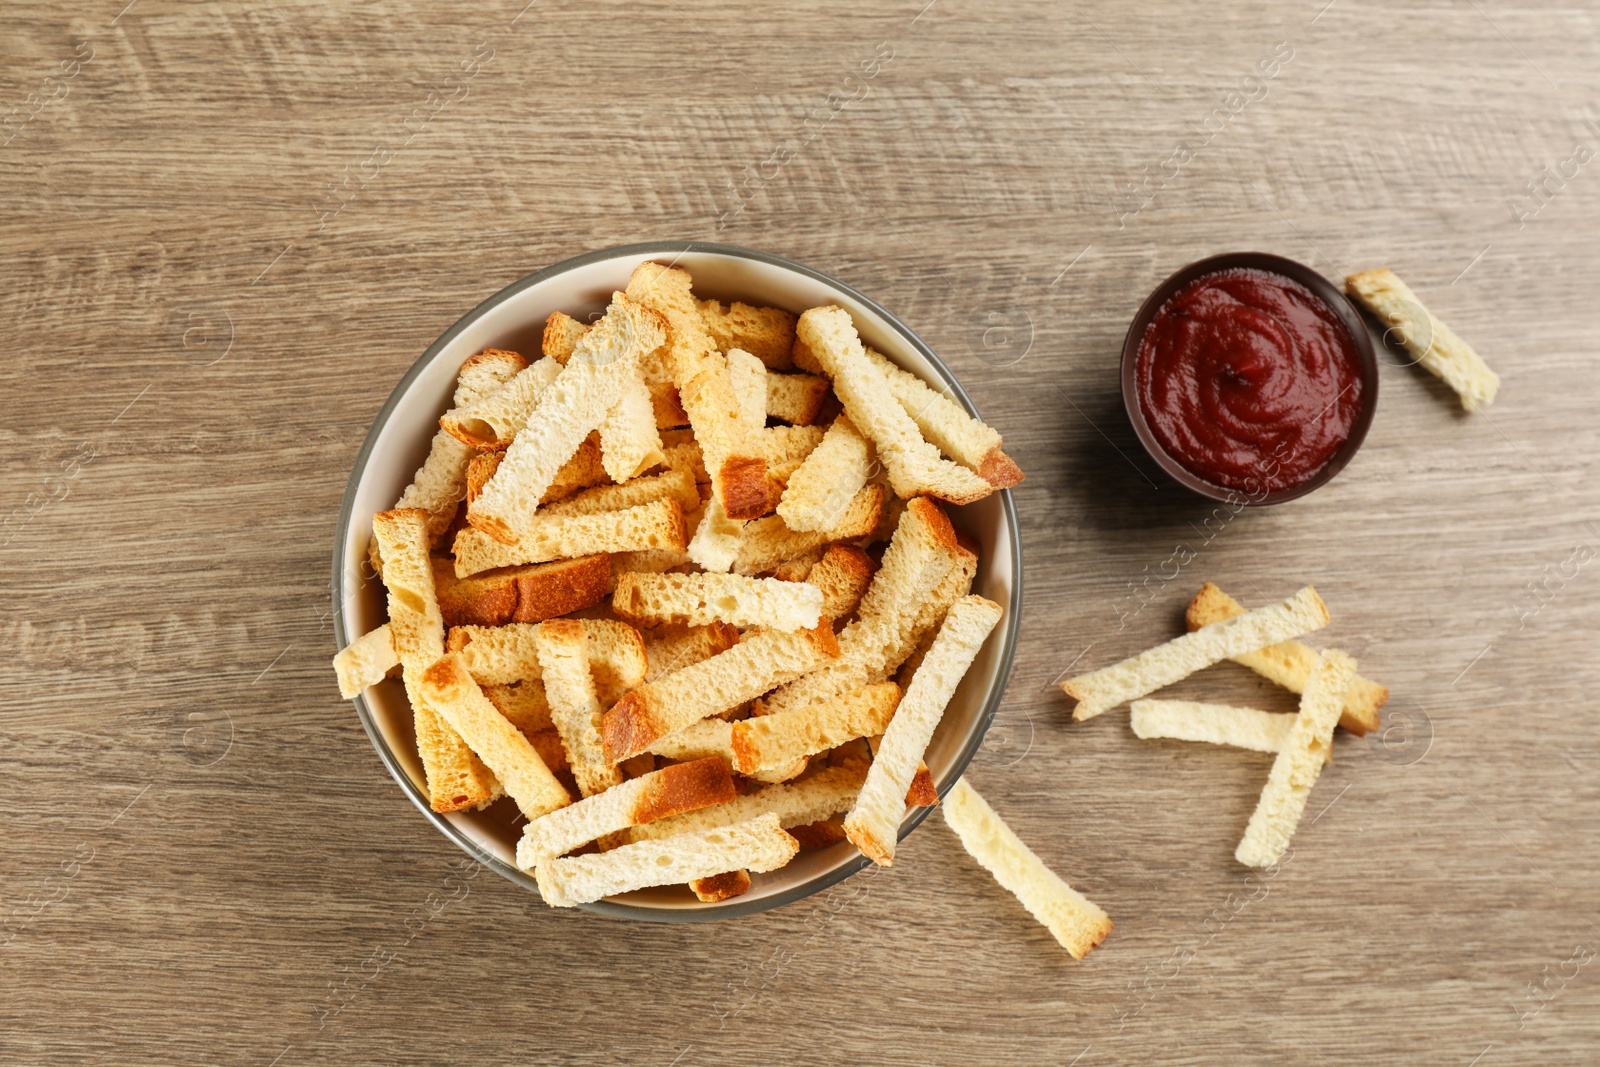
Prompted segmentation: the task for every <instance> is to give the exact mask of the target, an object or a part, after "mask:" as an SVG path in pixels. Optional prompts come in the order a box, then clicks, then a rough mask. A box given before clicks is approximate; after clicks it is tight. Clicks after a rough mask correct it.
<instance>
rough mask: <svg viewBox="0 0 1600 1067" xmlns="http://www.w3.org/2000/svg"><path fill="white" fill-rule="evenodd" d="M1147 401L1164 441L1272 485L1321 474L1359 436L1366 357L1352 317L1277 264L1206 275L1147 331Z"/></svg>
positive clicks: (1234, 481)
mask: <svg viewBox="0 0 1600 1067" xmlns="http://www.w3.org/2000/svg"><path fill="white" fill-rule="evenodd" d="M1137 370H1138V385H1139V406H1140V408H1141V409H1142V411H1143V412H1144V417H1145V421H1146V422H1147V423H1149V425H1150V429H1151V430H1152V431H1153V432H1154V433H1155V436H1156V439H1157V440H1159V441H1160V442H1161V445H1162V447H1163V448H1165V449H1166V450H1167V452H1168V453H1169V454H1170V455H1171V456H1172V457H1173V458H1174V459H1176V460H1177V461H1178V462H1179V463H1180V464H1182V465H1183V466H1184V467H1185V468H1187V469H1188V470H1190V471H1191V472H1193V473H1194V474H1196V475H1198V476H1199V477H1201V478H1204V479H1205V480H1206V481H1208V482H1211V483H1212V484H1214V485H1218V486H1221V487H1222V488H1224V489H1235V490H1239V491H1241V492H1243V493H1247V494H1250V495H1254V496H1264V495H1266V494H1267V493H1269V492H1271V491H1273V490H1275V489H1289V488H1293V487H1294V486H1297V485H1300V484H1302V483H1303V482H1305V481H1307V480H1308V479H1310V478H1311V477H1312V476H1313V475H1315V474H1316V473H1317V472H1318V471H1320V470H1321V469H1322V468H1323V467H1325V466H1327V464H1328V461H1329V460H1330V459H1332V458H1333V455H1334V453H1335V452H1337V451H1338V450H1339V446H1340V445H1342V444H1344V442H1345V440H1346V439H1347V438H1348V437H1349V436H1350V430H1351V427H1352V426H1353V425H1354V424H1355V421H1356V415H1357V413H1359V412H1360V410H1361V400H1362V395H1361V394H1362V382H1361V366H1360V363H1359V360H1358V356H1357V353H1356V347H1355V342H1354V340H1353V339H1352V338H1351V337H1350V334H1349V332H1348V331H1347V330H1346V329H1345V326H1344V324H1343V323H1341V322H1340V321H1339V320H1338V319H1337V318H1335V317H1334V314H1333V312H1332V311H1331V310H1330V309H1329V308H1328V306H1327V305H1326V304H1324V303H1323V302H1322V301H1321V300H1320V299H1319V298H1318V297H1317V296H1316V295H1315V294H1314V293H1312V292H1311V290H1310V289H1307V288H1306V287H1305V286H1303V285H1301V284H1300V283H1299V282H1297V281H1294V280H1293V279H1291V278H1286V277H1284V276H1283V275H1281V274H1274V273H1272V272H1270V271H1264V270H1257V269H1254V268H1247V267H1237V268H1232V269H1229V270H1220V271H1217V272H1216V273H1213V274H1206V275H1202V276H1201V277H1199V278H1196V279H1195V280H1194V281H1192V282H1190V283H1189V284H1188V285H1185V286H1184V287H1183V288H1182V289H1179V290H1178V291H1177V292H1176V293H1173V294H1172V296H1170V297H1168V298H1167V300H1166V302H1165V303H1163V304H1162V305H1161V307H1160V308H1158V309H1157V310H1156V313H1155V317H1154V318H1152V319H1151V320H1150V325H1149V326H1147V327H1145V332H1144V337H1143V338H1142V339H1141V340H1140V342H1139V362H1138V367H1137Z"/></svg>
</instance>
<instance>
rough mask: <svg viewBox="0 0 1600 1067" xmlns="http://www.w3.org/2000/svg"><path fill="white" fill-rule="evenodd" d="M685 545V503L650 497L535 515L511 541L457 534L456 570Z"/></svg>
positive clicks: (469, 529)
mask: <svg viewBox="0 0 1600 1067" xmlns="http://www.w3.org/2000/svg"><path fill="white" fill-rule="evenodd" d="M686 547H687V540H686V537H685V530H684V524H683V508H681V507H679V506H678V502H677V501H676V500H653V501H651V502H650V503H648V504H640V505H638V506H637V507H631V508H623V509H622V510H620V511H598V512H589V513H579V514H572V515H568V514H555V515H536V516H534V517H533V518H532V519H530V520H529V521H528V522H527V524H526V525H524V526H523V527H522V537H521V539H520V540H519V541H518V542H517V543H516V544H514V545H507V544H502V543H501V542H499V541H497V540H495V539H494V538H492V537H490V536H489V535H488V534H486V533H484V532H483V531H482V530H479V529H475V528H473V527H467V528H465V529H463V530H462V531H461V532H460V533H458V534H456V541H455V559H456V575H457V577H460V578H466V577H468V576H469V575H473V574H477V573H479V572H480V571H486V570H491V569H493V568H495V567H515V566H518V565H519V564H523V563H545V562H548V561H549V560H554V559H570V558H573V557H577V556H587V555H590V554H592V553H595V552H636V551H639V550H641V549H647V548H664V549H675V550H678V551H682V550H683V549H684V548H686Z"/></svg>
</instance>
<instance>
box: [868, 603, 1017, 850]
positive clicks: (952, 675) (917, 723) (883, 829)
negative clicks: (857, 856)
mask: <svg viewBox="0 0 1600 1067" xmlns="http://www.w3.org/2000/svg"><path fill="white" fill-rule="evenodd" d="M1001 614H1002V612H1001V609H1000V605H999V604H996V603H994V602H993V601H991V600H985V599H984V598H983V597H980V596H968V597H963V598H962V599H961V600H958V601H956V603H955V604H954V605H952V606H951V608H950V611H949V612H948V613H947V614H946V615H945V618H944V624H943V625H942V626H940V627H939V636H938V637H936V638H935V639H934V642H933V648H932V649H930V650H929V652H928V655H927V656H926V657H925V658H924V659H923V661H922V666H921V667H920V668H918V670H917V674H916V677H914V678H912V679H911V685H910V686H909V687H908V688H907V689H906V693H905V696H904V697H902V698H901V700H900V706H899V708H898V709H897V710H896V711H895V713H894V718H892V719H890V720H889V726H888V728H887V729H886V730H884V732H883V743H882V744H881V745H879V747H878V754H877V758H875V759H874V760H873V761H872V767H871V768H870V769H869V770H868V771H867V780H866V783H865V784H864V785H862V787H861V795H860V796H858V797H857V798H856V804H855V807H853V808H851V809H850V814H849V815H847V816H845V820H844V832H845V834H846V835H848V836H849V838H850V841H851V842H852V843H853V844H854V845H855V846H856V847H857V848H859V849H860V850H861V851H862V852H863V853H865V854H866V855H867V856H868V857H869V858H870V859H871V860H872V861H873V862H874V863H877V864H879V865H880V866H884V867H888V866H890V865H891V864H893V863H894V847H895V840H896V834H897V832H898V830H899V828H900V820H901V819H902V818H904V817H905V813H906V793H907V791H908V790H909V789H910V788H911V780H912V778H913V777H915V775H916V773H917V764H918V763H919V762H921V760H922V754H923V753H924V752H926V751H927V748H928V742H930V741H931V740H933V732H934V730H935V729H937V728H938V726H939V720H940V719H941V718H942V717H943V716H944V709H945V707H946V705H948V704H949V703H950V697H951V696H952V695H953V694H954V693H955V691H956V686H957V685H959V684H960V682H961V679H962V677H963V676H964V675H965V674H966V673H967V668H968V667H970V666H971V665H972V661H973V660H974V659H975V658H976V657H977V655H978V649H979V648H981V647H982V646H983V642H984V641H985V640H986V639H987V638H988V636H989V632H990V631H991V630H993V629H994V627H995V624H996V623H998V622H999V621H1000V616H1001Z"/></svg>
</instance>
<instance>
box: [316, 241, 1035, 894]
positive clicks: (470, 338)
mask: <svg viewBox="0 0 1600 1067" xmlns="http://www.w3.org/2000/svg"><path fill="white" fill-rule="evenodd" d="M645 260H656V261H658V262H661V263H669V264H675V265H677V266H681V267H683V268H685V269H686V270H688V271H689V272H690V273H691V274H692V275H694V288H695V292H696V294H698V295H699V296H700V297H702V298H706V297H716V298H718V299H721V300H724V301H728V300H735V299H737V300H743V301H745V302H746V303H749V304H758V305H772V306H778V307H784V308H788V309H789V310H790V311H794V312H796V313H798V312H801V311H804V310H805V309H807V308H810V307H816V306H818V305H821V304H838V305H839V306H840V307H843V308H844V309H845V310H847V311H849V312H850V314H851V316H852V317H853V318H854V319H855V322H856V327H857V328H858V330H859V331H860V333H861V337H862V339H863V340H864V341H865V342H866V343H867V344H869V345H871V346H872V347H874V348H876V349H877V350H878V351H879V352H882V353H883V354H884V355H886V356H888V357H889V358H890V359H892V360H893V361H894V362H895V363H897V364H899V365H900V366H902V367H904V368H906V369H907V370H910V371H912V372H913V373H915V374H917V375H918V376H920V377H921V378H923V379H925V380H926V381H928V382H930V383H932V384H933V385H934V386H935V387H938V388H945V387H948V389H949V391H950V392H951V393H952V394H953V395H954V396H955V398H956V399H957V400H958V401H959V402H960V403H961V404H962V405H963V406H965V407H966V408H967V410H968V411H971V412H972V413H973V414H974V415H976V414H977V412H976V410H975V409H974V408H973V406H972V402H971V401H970V400H968V399H967V396H966V394H965V393H964V392H962V389H961V386H960V385H959V384H957V382H956V380H955V378H954V377H952V376H951V374H950V372H949V370H947V369H946V368H945V366H944V364H942V363H941V362H939V359H938V357H937V356H935V355H934V354H933V351H932V350H931V349H930V348H929V347H928V346H927V345H926V344H924V343H923V342H922V340H921V339H920V338H918V337H917V335H916V334H914V333H913V332H912V331H911V330H910V329H908V328H907V327H906V326H905V325H904V324H903V323H901V322H900V321H899V320H898V319H896V318H895V317H894V316H893V315H891V314H889V312H887V311H885V310H884V309H883V308H881V307H879V306H878V305H877V304H875V303H873V302H872V301H871V300H869V299H868V298H867V297H865V296H863V295H862V294H860V293H858V292H856V291H855V290H854V289H852V288H850V287H849V286H847V285H845V284H843V283H841V282H838V281H835V280H834V279H832V278H829V277H827V276H826V275H824V274H820V273H818V272H817V271H814V270H811V269H810V268H808V267H803V266H801V265H800V264H798V263H793V262H791V261H789V260H786V259H782V258H780V257H778V256H772V255H768V254H766V253H764V252H756V251H752V250H750V249H746V248H738V247H735V246H732V245H718V244H704V243H700V242H658V243H652V244H639V245H628V246H626V247H623V248H612V249H606V250H604V251H600V252H591V253H589V254H588V255H584V256H579V257H577V258H576V259H569V260H566V261H565V262H562V263H557V264H556V265H554V266H552V267H547V268H546V269H544V270H541V271H538V272H537V273H534V274H530V275H528V276H527V277H526V278H523V279H522V280H521V281H519V282H516V283H515V284H513V285H510V286H507V287H506V288H505V289H502V290H501V291H500V292H498V293H496V294H495V295H494V296H492V297H490V298H489V299H487V300H485V301H484V302H483V303H481V304H479V305H478V306H477V307H475V308H473V309H472V310H471V311H470V312H468V313H467V314H466V315H464V316H462V318H461V319H460V321H458V322H457V323H456V324H455V325H454V326H452V327H450V329H448V330H446V331H445V333H444V336H442V337H440V338H439V339H438V340H437V341H435V342H434V343H433V345H432V346H430V347H429V349H428V350H427V351H426V352H424V353H423V354H422V358H421V359H419V360H417V362H416V363H415V364H414V365H413V366H412V368H411V370H410V371H408V372H407V373H406V376H405V377H404V378H403V379H401V381H400V384H399V385H397V386H396V387H395V390H394V392H393V393H392V394H391V395H390V397H389V401H388V403H386V404H385V405H384V406H383V410H382V411H380V412H379V413H378V417H377V419H376V420H375V421H374V422H373V424H372V429H371V430H370V431H369V432H368V434H367V439H366V442H365V443H364V444H363V445H362V448H361V452H360V454H359V455H357V456H356V461H355V467H354V469H353V470H352V471H351V472H350V482H349V485H348V487H347V488H346V490H345V496H344V506H343V508H342V509H341V511H340V513H339V526H338V532H337V535H336V541H335V544H334V550H333V600H334V606H335V609H336V610H335V612H334V620H335V621H334V632H335V636H336V638H337V640H338V642H339V646H340V647H343V646H344V645H345V644H347V643H348V642H349V641H350V640H351V639H352V638H354V637H356V636H358V635H360V634H363V633H366V632H367V631H368V630H371V629H373V628H374V627H376V626H379V625H381V624H382V623H383V622H384V620H385V606H384V594H383V586H382V584H381V583H380V582H378V581H376V580H374V579H373V577H372V575H371V571H370V568H369V567H366V566H365V565H364V564H365V560H366V548H367V540H368V538H369V537H370V535H371V529H372V524H371V520H372V516H373V515H374V514H376V513H377V512H379V511H383V510H385V509H387V508H390V507H392V506H393V505H394V502H395V500H397V499H398V498H399V496H400V493H401V492H402V491H403V490H404V489H405V487H406V485H407V484H408V483H409V482H410V480H411V476H412V474H413V472H415V471H416V469H417V467H418V466H419V465H420V464H421V462H422V460H423V458H424V457H425V456H426V455H427V452H428V445H429V442H430V440H431V439H432V437H433V434H434V431H435V429H437V427H438V419H439V416H440V415H441V414H442V413H443V412H444V410H445V408H446V407H447V406H448V403H449V398H450V395H451V392H452V390H453V388H454V383H455V377H456V371H457V369H458V368H459V367H460V366H461V363H462V361H463V360H465V359H466V358H467V357H468V356H470V355H472V354H473V353H475V352H478V351H481V350H482V349H484V348H486V347H495V348H509V349H512V350H514V351H518V352H522V353H524V354H536V353H537V352H538V351H539V348H540V343H541V337H542V334H543V329H544V321H545V319H546V317H548V316H549V315H550V313H551V312H553V311H557V310H559V311H565V312H567V313H569V314H572V315H576V316H578V317H579V318H584V317H585V316H586V315H587V314H588V313H589V312H594V311H600V310H602V309H604V307H605V306H606V304H607V303H608V302H609V300H610V297H611V293H612V291H613V290H616V289H621V288H623V287H624V286H625V285H626V283H627V280H628V275H629V274H630V273H631V272H632V271H633V269H634V267H636V266H637V265H638V264H639V263H641V262H643V261H645ZM950 510H951V518H952V520H953V521H954V522H955V523H956V525H958V526H960V527H961V528H962V529H964V530H965V531H966V532H967V533H969V534H970V535H972V536H973V537H975V538H976V539H977V540H978V542H979V544H980V545H981V546H982V555H981V558H980V561H979V569H978V577H977V580H976V582H975V584H974V586H973V591H974V592H977V593H981V594H982V595H984V596H986V597H988V598H989V599H991V600H994V601H996V602H998V603H1000V604H1001V605H1003V606H1004V607H1005V609H1006V612H1005V616H1004V617H1003V618H1002V619H1001V621H1000V625H999V626H998V627H997V628H996V630H995V632H994V633H993V634H991V635H990V637H989V640H988V642H987V643H986V644H985V645H984V647H983V650H982V651H981V652H980V653H979V655H978V658H977V661H976V662H975V663H974V664H973V665H972V669H971V670H970V671H968V673H967V676H966V678H965V679H964V680H963V681H962V683H961V686H960V688H959V689H957V690H956V694H955V697H954V699H953V700H952V701H951V702H950V706H949V708H948V709H947V710H946V712H945V715H944V719H943V721H942V722H941V723H940V724H939V729H938V732H937V733H936V734H935V735H934V738H933V743H932V745H931V746H930V747H929V749H928V752H927V755H926V757H925V758H926V762H927V764H928V767H929V769H930V770H931V771H932V772H933V777H934V781H935V782H937V783H938V788H939V792H940V794H941V795H942V794H944V793H945V792H946V791H947V790H948V789H949V788H950V787H951V786H952V785H954V784H955V781H956V779H957V778H958V777H960V775H961V772H962V771H963V770H964V769H965V768H966V765H967V762H968V761H969V760H970V759H971V758H972V755H973V753H975V752H976V751H977V750H978V746H979V745H980V744H982V742H983V735H984V732H985V731H986V730H987V729H988V727H989V723H990V721H991V720H992V719H993V717H994V713H995V711H996V709H997V708H998V707H999V705H1000V698H1001V695H1002V693H1003V692H1004V690H1005V686H1006V679H1007V678H1008V677H1009V676H1010V673H1011V660H1012V655H1013V652H1014V650H1015V647H1016V641H1017V626H1018V621H1019V615H1020V608H1021V601H1022V554H1021V543H1020V538H1019V535H1018V530H1017V515H1016V508H1015V506H1014V505H1013V504H1012V501H1011V494H1010V492H1009V491H1001V492H997V493H995V494H994V495H993V496H991V497H989V498H988V499H986V500H982V501H979V502H978V503H976V504H972V505H969V506H967V507H962V508H952V509H950ZM355 705H356V711H357V714H359V715H360V717H361V723H362V725H363V726H365V727H366V730H367V735H368V736H369V737H371V739H372V744H373V746H374V747H375V748H376V749H377V750H378V755H379V757H380V758H381V759H382V760H383V763H384V765H385V766H386V767H388V768H389V772H390V773H391V774H393V775H394V778H395V781H397V782H398V783H399V784H400V788H401V789H402V790H404V791H405V793H406V795H407V796H408V797H410V798H411V802H412V803H413V804H415V805H416V806H417V808H418V810H420V811H421V812H422V813H423V815H425V816H426V817H427V818H428V819H429V820H430V821H431V822H432V823H433V824H434V825H435V826H437V827H438V828H439V830H440V831H441V832H442V833H443V834H444V835H445V836H446V837H448V838H450V840H452V841H454V842H455V843H456V844H458V845H460V846H461V847H462V848H463V849H465V850H466V851H467V852H468V853H469V854H471V855H472V856H474V857H476V858H477V859H479V860H480V861H482V862H483V863H485V864H487V865H488V866H489V867H491V868H493V869H494V870H495V871H498V872H499V873H500V874H502V875H504V876H505V877H507V878H509V879H511V880H512V881H514V882H516V883H518V884H519V885H522V886H525V887H526V888H528V889H530V890H534V891H537V887H536V886H535V884H534V881H533V878H532V877H531V876H529V875H527V874H524V873H523V872H521V871H519V870H517V868H516V866H515V865H514V863H513V856H514V854H515V852H516V841H517V838H518V836H519V831H518V830H516V829H514V828H513V826H512V820H513V819H514V818H515V817H516V810H515V808H514V807H513V806H512V805H511V803H510V801H508V800H502V801H499V802H497V803H496V804H495V805H494V806H492V807H491V808H489V809H488V810H487V811H483V812H465V813H454V814H450V815H439V814H437V813H435V812H434V811H432V810H431V809H430V808H429V807H428V800H427V795H426V792H425V790H424V788H423V776H422V765H421V761H420V759H419V758H418V756H417V751H416V744H415V740H414V737H413V734H412V727H411V710H410V706H409V705H408V703H407V702H406V696H405V691H404V689H403V688H402V686H401V685H400V683H399V682H398V681H395V680H393V679H390V680H386V681H384V682H381V683H379V684H378V685H375V686H373V687H372V688H370V689H368V690H367V692H366V693H365V694H363V695H362V696H360V697H357V698H356V701H355ZM929 810H931V809H928V808H913V809H911V811H910V812H909V813H908V814H907V815H906V819H905V821H904V822H903V823H902V824H901V827H900V836H901V837H902V838H904V837H905V836H906V834H908V833H910V832H911V831H912V830H913V829H915V828H916V826H917V824H918V823H920V822H921V821H922V819H923V818H924V817H925V816H926V815H927V814H928V812H929ZM867 862H868V861H867V859H866V858H865V857H864V856H862V855H861V854H860V853H859V852H857V851H856V849H855V848H854V846H852V845H850V844H849V843H848V842H846V843H841V844H838V845H834V846H833V847H831V848H827V849H821V850H809V849H808V850H804V851H802V852H801V853H800V854H799V855H798V856H797V857H796V858H795V859H794V861H793V862H791V863H790V864H789V865H788V866H787V867H784V868H782V869H781V870H777V871H774V872H772V873H770V874H765V875H756V876H754V885H753V886H752V887H751V888H750V891H749V892H747V893H745V894H744V895H743V896H739V897H735V898H733V899H732V900H729V901H725V902H723V903H720V904H703V903H701V902H700V901H699V900H697V899H696V898H695V897H694V895H693V894H692V893H690V892H689V891H688V889H687V888H686V887H683V886H670V887H663V888H659V889H649V890H641V891H639V892H635V893H628V894H624V895H621V896H617V897H613V898H609V899H607V900H604V901H600V902H598V903H595V904H590V905H586V907H588V908H589V909H590V910H592V911H598V912H603V913H607V914H611V915H619V916H627V917H630V918H640V919H656V920H668V921H670V920H684V919H711V918H724V917H731V916H736V915H746V914H750V913H752V912H757V911H764V910H766V909H767V908H775V907H778V906H779V905H782V904H787V903H789V902H790V901H794V900H798V899H800V898H801V897H804V896H807V895H809V894H811V893H815V892H818V891H819V890H822V889H825V888H827V887H828V886H830V885H833V884H835V883H836V882H839V881H841V880H842V879H844V878H847V877H849V876H850V875H851V874H854V873H855V872H856V871H858V870H860V869H861V868H862V867H864V866H865V865H866V864H867Z"/></svg>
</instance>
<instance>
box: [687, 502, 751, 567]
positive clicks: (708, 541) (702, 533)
mask: <svg viewBox="0 0 1600 1067" xmlns="http://www.w3.org/2000/svg"><path fill="white" fill-rule="evenodd" d="M744 528H745V523H744V522H742V521H741V520H739V519H730V518H728V513H727V512H726V511H724V510H723V508H722V501H720V500H718V499H717V498H716V497H712V498H711V499H709V500H707V501H706V503H705V507H703V508H702V509H701V510H700V521H699V522H697V523H696V524H695V528H694V536H693V537H691V538H689V546H688V548H687V549H686V550H685V551H686V553H687V554H688V556H689V558H690V559H691V560H693V561H694V562H695V563H697V564H699V565H700V566H701V567H703V568H705V569H706V570H708V571H711V572H713V573H716V574H726V573H727V572H728V571H729V570H730V569H731V568H732V567H733V565H734V563H735V562H736V561H737V560H738V558H739V546H740V544H741V543H742V542H743V539H744Z"/></svg>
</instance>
